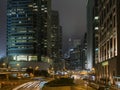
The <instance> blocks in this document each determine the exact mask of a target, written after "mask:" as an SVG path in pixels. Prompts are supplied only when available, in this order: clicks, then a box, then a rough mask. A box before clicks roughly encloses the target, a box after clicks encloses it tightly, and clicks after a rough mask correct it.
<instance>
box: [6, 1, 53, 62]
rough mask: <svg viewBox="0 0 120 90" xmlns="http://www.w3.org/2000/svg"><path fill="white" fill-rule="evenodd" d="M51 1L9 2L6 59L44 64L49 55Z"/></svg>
mask: <svg viewBox="0 0 120 90" xmlns="http://www.w3.org/2000/svg"><path fill="white" fill-rule="evenodd" d="M50 10H51V0H8V4H7V55H8V56H12V57H13V60H15V61H41V59H42V57H45V56H47V54H48V43H49V42H48V32H49V30H50V28H49V27H50Z"/></svg>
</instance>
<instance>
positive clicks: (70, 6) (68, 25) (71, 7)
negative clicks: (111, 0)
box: [0, 0, 86, 56]
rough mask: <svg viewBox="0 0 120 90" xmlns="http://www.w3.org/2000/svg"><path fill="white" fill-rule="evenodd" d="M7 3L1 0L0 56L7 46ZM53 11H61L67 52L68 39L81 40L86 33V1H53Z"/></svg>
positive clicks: (61, 22) (64, 46)
mask: <svg viewBox="0 0 120 90" xmlns="http://www.w3.org/2000/svg"><path fill="white" fill-rule="evenodd" d="M6 1H7V0H0V43H1V44H0V56H1V55H3V54H5V50H6V48H5V47H6V45H5V44H2V43H5V42H6V39H5V38H6V35H5V34H6V10H5V9H6ZM52 9H53V10H58V11H59V16H60V25H61V26H62V30H63V48H64V49H65V50H67V47H68V39H69V38H71V39H74V38H77V39H79V38H80V37H81V35H83V34H84V32H85V31H86V0H52Z"/></svg>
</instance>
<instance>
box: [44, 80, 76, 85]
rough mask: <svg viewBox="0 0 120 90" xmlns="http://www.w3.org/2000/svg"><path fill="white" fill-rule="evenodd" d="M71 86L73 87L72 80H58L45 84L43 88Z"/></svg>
mask: <svg viewBox="0 0 120 90" xmlns="http://www.w3.org/2000/svg"><path fill="white" fill-rule="evenodd" d="M71 85H74V83H73V79H72V78H59V79H55V80H53V81H50V82H48V83H46V84H45V86H50V87H54V86H71Z"/></svg>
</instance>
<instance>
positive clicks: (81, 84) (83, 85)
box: [73, 79, 96, 90]
mask: <svg viewBox="0 0 120 90" xmlns="http://www.w3.org/2000/svg"><path fill="white" fill-rule="evenodd" d="M74 83H75V84H76V87H74V89H73V90H96V89H95V88H93V87H91V86H89V84H88V82H86V81H84V80H81V79H77V80H75V82H74Z"/></svg>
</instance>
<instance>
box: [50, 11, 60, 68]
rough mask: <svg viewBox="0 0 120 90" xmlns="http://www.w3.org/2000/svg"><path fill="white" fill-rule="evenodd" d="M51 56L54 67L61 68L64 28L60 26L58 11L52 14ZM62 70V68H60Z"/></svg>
mask: <svg viewBox="0 0 120 90" xmlns="http://www.w3.org/2000/svg"><path fill="white" fill-rule="evenodd" d="M49 39H50V41H51V43H49V45H50V51H51V53H50V56H51V58H52V59H53V60H54V67H55V68H56V69H58V68H59V67H60V65H59V64H60V59H61V57H62V28H61V26H60V25H59V13H58V11H52V12H51V32H50V38H49ZM59 69H60V68H59Z"/></svg>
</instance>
